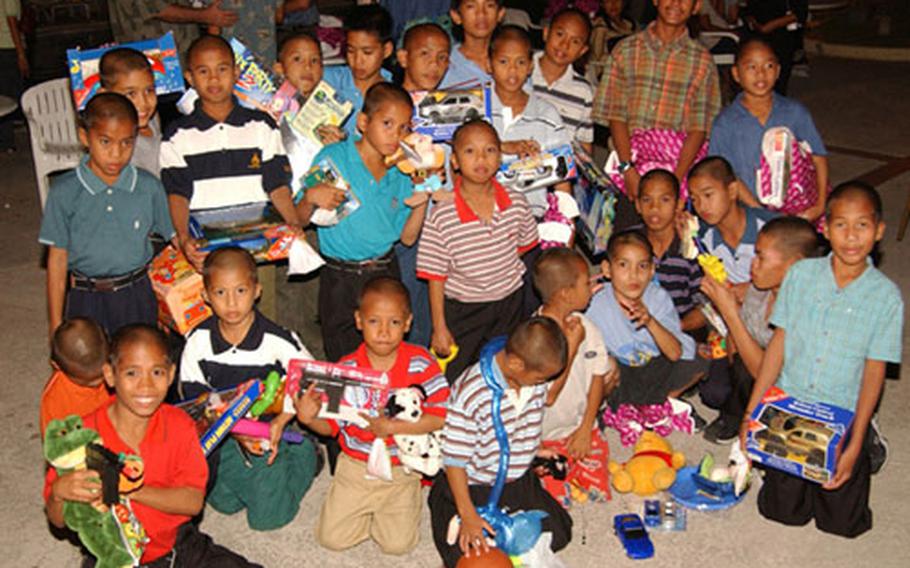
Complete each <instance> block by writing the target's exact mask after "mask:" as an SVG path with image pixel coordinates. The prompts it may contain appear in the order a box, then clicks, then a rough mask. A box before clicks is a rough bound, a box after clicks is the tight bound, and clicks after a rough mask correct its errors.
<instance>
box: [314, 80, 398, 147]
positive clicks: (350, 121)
mask: <svg viewBox="0 0 910 568" xmlns="http://www.w3.org/2000/svg"><path fill="white" fill-rule="evenodd" d="M379 76H380V77H382V80H383V81H391V80H392V74H391V73H389V72H388V71H386V70H385V69H380V70H379ZM322 80H323V81H325V82H326V83H328V84H329V85H331V86H332V87H333V88H334V89H335V92H336V93H338V94H339V95H341V96H342V97H344V98H345V99H347V100H349V101H351V104H352V105H353V106H352V107H351V114H349V115H348V117H347V119H345V121H344V123H342V125H341V127H342V128H343V129H344V131H345V132H346V133H347V135H348V138H352V137H354V138H360V133H359V132H358V131H357V115H358V114H360V110H361V109H362V108H363V95H364V93H361V92H360V89H358V88H357V85H355V84H354V74H353V73H351V68H350V67H348V66H347V65H329V66H327V67H326V68H325V69H324V70H323V72H322Z"/></svg>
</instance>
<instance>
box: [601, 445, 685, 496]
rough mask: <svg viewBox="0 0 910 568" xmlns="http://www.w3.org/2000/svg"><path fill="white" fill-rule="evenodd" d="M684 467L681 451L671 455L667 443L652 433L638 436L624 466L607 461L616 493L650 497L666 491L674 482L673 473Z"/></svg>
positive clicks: (671, 452)
mask: <svg viewBox="0 0 910 568" xmlns="http://www.w3.org/2000/svg"><path fill="white" fill-rule="evenodd" d="M684 465H686V457H685V456H684V455H683V454H682V452H674V451H673V447H672V446H670V442H668V441H666V440H664V439H663V438H661V437H660V436H658V435H657V434H655V433H654V432H650V431H646V432H644V433H642V435H641V437H640V438H639V439H638V442H637V443H636V444H635V453H634V454H633V455H632V457H631V458H630V459H629V461H627V462H626V463H624V464H618V463H616V462H614V461H612V460H611V461H610V463H609V469H610V477H611V480H612V483H613V487H614V488H615V489H616V490H617V491H619V492H620V493H629V492H632V493H635V494H636V495H641V496H646V495H653V494H654V493H657V492H658V491H663V490H665V489H669V488H670V486H671V485H673V482H674V481H676V470H678V469H679V468H681V467H682V466H684Z"/></svg>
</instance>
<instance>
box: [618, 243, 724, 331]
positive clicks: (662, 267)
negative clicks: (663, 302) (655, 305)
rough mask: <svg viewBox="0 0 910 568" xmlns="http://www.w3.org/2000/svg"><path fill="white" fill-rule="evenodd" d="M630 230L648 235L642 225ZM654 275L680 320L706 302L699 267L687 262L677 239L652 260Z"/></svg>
mask: <svg viewBox="0 0 910 568" xmlns="http://www.w3.org/2000/svg"><path fill="white" fill-rule="evenodd" d="M632 228H633V229H635V230H637V231H639V232H640V233H641V234H643V235H645V236H647V234H648V230H647V228H646V227H645V226H644V225H636V226H635V227H632ZM654 275H655V276H656V277H657V282H658V283H659V284H660V287H661V288H663V289H664V290H666V291H667V292H668V293H669V294H670V299H672V300H673V306H675V307H676V313H677V314H679V317H680V318H682V317H683V316H685V315H686V314H688V313H689V312H690V311H692V310H693V309H695V308H696V307H697V306H698V305H699V304H703V303H705V302H706V300H705V297H704V295H703V294H702V293H701V288H700V287H701V278H702V276H703V274H702V270H701V267H700V266H699V265H698V262H697V261H696V260H694V259H693V260H689V259H688V258H685V257H684V256H683V255H682V252H681V250H680V242H679V237H673V242H671V243H670V246H669V247H667V250H666V252H664V254H663V256H661V257H659V258H658V257H655V258H654Z"/></svg>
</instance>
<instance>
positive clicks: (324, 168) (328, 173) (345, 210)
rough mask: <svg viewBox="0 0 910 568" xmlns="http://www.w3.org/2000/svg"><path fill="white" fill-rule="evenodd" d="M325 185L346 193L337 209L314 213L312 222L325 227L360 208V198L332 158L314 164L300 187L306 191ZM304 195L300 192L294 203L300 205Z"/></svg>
mask: <svg viewBox="0 0 910 568" xmlns="http://www.w3.org/2000/svg"><path fill="white" fill-rule="evenodd" d="M323 183H325V184H328V185H331V186H333V187H337V188H338V189H343V190H344V192H345V199H344V201H342V202H341V204H340V205H339V206H338V207H336V208H335V209H332V210H329V209H322V208H319V209H316V211H314V212H313V215H312V217H310V221H311V222H312V223H313V224H314V225H321V226H323V227H325V226H328V225H336V224H338V223H339V222H340V221H341V220H342V219H344V218H345V217H347V216H348V215H350V214H351V213H353V212H354V211H356V210H357V209H358V208H359V207H360V198H358V197H357V194H356V193H354V190H353V189H352V188H351V185H350V184H349V183H348V182H347V181H346V180H345V179H344V177H342V175H341V171H340V170H339V169H338V166H336V165H335V162H333V161H332V160H331V158H322V159H321V160H319V161H318V162H317V163H315V164H313V165H312V167H310V169H309V170H308V171H307V173H305V174H304V175H303V179H302V180H301V183H300V187H301V188H303V189H304V190H306V189H309V188H311V187H315V186H317V185H319V184H323ZM303 194H304V191H298V192H297V194H296V195H295V196H294V203H299V202H300V200H301V199H303Z"/></svg>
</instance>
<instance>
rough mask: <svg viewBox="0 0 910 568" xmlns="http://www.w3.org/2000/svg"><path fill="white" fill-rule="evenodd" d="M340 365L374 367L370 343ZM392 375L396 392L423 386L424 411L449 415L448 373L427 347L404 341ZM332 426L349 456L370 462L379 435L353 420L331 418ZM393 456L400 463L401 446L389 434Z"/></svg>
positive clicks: (391, 386) (391, 378) (388, 440)
mask: <svg viewBox="0 0 910 568" xmlns="http://www.w3.org/2000/svg"><path fill="white" fill-rule="evenodd" d="M338 363H339V364H340V365H350V366H353V367H360V368H365V369H372V368H373V365H372V364H371V363H370V358H369V355H368V354H367V348H366V344H363V343H361V344H360V347H358V348H357V350H356V351H354V352H353V353H351V354H349V355H346V356H344V357H342V358H341V360H340V361H339V362H338ZM386 374H387V376H388V377H389V388H390V389H391V390H392V391H394V390H397V389H403V388H407V387H410V386H412V385H415V384H416V385H420V386H421V387H422V388H423V390H424V392H425V393H426V395H427V398H426V400H424V406H423V411H424V412H425V413H426V414H431V415H433V416H439V417H442V418H444V417H445V415H446V401H448V399H449V383H448V382H447V381H446V378H445V375H443V374H442V371H440V370H439V364H437V363H436V358H435V357H433V356H432V355H430V352H429V351H427V350H426V348H425V347H421V346H419V345H413V344H410V343H400V344H399V345H398V353H397V354H396V356H395V363H394V364H393V365H392V368H391V369H389V370H388V372H387V373H386ZM328 423H329V426H330V427H331V428H332V435H333V436H338V442H339V444H340V445H341V449H342V450H343V451H344V453H346V454H347V455H349V456H351V457H352V458H354V459H357V460H360V461H367V458H368V457H369V455H370V448H371V447H372V445H373V440H375V439H376V435H375V434H373V433H372V432H369V431H367V430H364V429H363V428H361V427H360V426H358V425H357V424H355V423H353V422H348V421H345V420H340V421H339V420H328ZM386 446H387V447H388V449H389V456H390V457H391V458H392V463H393V464H394V465H399V464H400V463H401V462H400V461H399V460H398V446H396V445H395V440H394V439H393V438H392V437H391V436H389V437H388V438H387V439H386Z"/></svg>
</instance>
